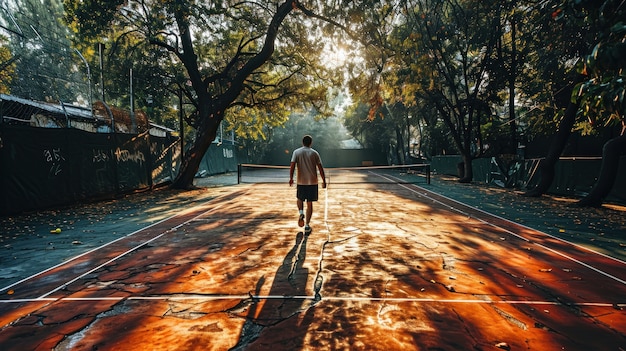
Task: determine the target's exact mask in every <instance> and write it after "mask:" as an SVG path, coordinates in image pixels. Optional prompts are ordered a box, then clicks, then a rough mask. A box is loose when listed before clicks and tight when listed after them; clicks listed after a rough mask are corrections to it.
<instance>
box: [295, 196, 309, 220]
mask: <svg viewBox="0 0 626 351" xmlns="http://www.w3.org/2000/svg"><path fill="white" fill-rule="evenodd" d="M297 205H298V213H299V215H298V226H299V227H303V226H304V201H302V200H300V199H298V201H297ZM307 212H308V209H307ZM307 223H309V222H308V220H307Z"/></svg>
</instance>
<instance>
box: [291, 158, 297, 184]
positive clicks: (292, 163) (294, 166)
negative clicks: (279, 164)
mask: <svg viewBox="0 0 626 351" xmlns="http://www.w3.org/2000/svg"><path fill="white" fill-rule="evenodd" d="M295 169H296V163H295V162H291V165H289V186H292V185H293V171H294V170H295Z"/></svg>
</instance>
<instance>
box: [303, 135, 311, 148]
mask: <svg viewBox="0 0 626 351" xmlns="http://www.w3.org/2000/svg"><path fill="white" fill-rule="evenodd" d="M311 144H313V138H312V137H311V136H310V135H305V136H304V138H302V145H304V146H306V147H310V146H311Z"/></svg>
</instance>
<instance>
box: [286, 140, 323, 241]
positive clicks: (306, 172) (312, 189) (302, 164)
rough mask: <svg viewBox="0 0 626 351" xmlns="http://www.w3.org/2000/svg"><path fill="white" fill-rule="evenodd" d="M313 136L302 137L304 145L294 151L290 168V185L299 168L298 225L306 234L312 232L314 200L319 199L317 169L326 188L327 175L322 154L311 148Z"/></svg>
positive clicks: (297, 193)
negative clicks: (295, 171) (305, 204)
mask: <svg viewBox="0 0 626 351" xmlns="http://www.w3.org/2000/svg"><path fill="white" fill-rule="evenodd" d="M312 144H313V138H312V137H311V136H310V135H305V136H304V138H302V147H300V148H298V149H296V150H294V151H293V155H291V166H290V168H289V186H292V185H293V174H294V170H295V169H296V168H298V179H297V186H296V198H297V205H298V212H299V213H298V226H300V227H302V226H304V232H305V233H306V234H309V233H311V226H310V225H309V223H310V221H311V216H312V215H313V202H315V201H317V199H318V181H317V171H318V170H319V172H320V176H321V177H322V188H326V175H325V174H324V167H323V166H322V159H321V158H320V154H319V153H318V152H317V151H315V150H314V149H312V148H311V145H312ZM305 201H306V203H307V206H306V216H305V214H304V202H305Z"/></svg>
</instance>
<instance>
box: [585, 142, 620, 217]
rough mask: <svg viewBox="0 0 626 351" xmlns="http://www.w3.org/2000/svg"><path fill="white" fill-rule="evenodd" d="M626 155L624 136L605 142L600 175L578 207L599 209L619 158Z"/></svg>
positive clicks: (610, 183) (608, 190)
mask: <svg viewBox="0 0 626 351" xmlns="http://www.w3.org/2000/svg"><path fill="white" fill-rule="evenodd" d="M625 153H626V135H625V134H622V135H621V136H619V137H617V138H613V139H611V140H609V141H607V142H606V143H605V144H604V147H603V148H602V165H601V166H600V175H599V176H598V180H596V183H595V184H594V186H593V188H592V189H591V192H590V193H589V194H587V196H585V197H583V198H582V199H581V200H580V201H578V205H579V206H589V207H599V206H602V202H603V200H604V198H605V197H606V196H607V195H609V193H610V192H611V189H612V188H613V184H614V183H615V178H617V171H618V167H619V160H620V156H622V155H623V154H625Z"/></svg>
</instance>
